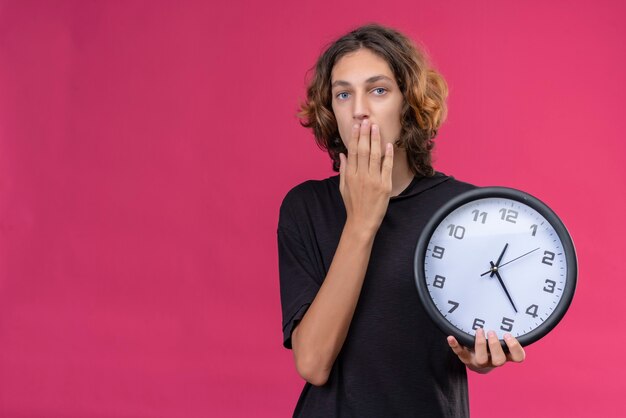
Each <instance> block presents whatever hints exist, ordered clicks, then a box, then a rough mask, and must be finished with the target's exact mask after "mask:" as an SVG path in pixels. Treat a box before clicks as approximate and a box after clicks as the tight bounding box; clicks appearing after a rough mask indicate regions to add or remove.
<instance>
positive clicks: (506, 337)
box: [504, 333, 513, 340]
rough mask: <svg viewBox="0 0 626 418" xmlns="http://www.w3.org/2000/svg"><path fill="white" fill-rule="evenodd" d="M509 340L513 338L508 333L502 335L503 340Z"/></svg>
mask: <svg viewBox="0 0 626 418" xmlns="http://www.w3.org/2000/svg"><path fill="white" fill-rule="evenodd" d="M511 338H513V336H512V335H511V334H509V333H506V334H504V339H505V340H510V339H511Z"/></svg>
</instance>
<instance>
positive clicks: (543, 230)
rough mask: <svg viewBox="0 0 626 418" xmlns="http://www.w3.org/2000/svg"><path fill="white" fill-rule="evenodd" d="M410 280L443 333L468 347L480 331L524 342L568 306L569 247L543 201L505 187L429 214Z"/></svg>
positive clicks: (572, 264) (571, 284)
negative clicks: (431, 214) (428, 220)
mask: <svg viewBox="0 0 626 418" xmlns="http://www.w3.org/2000/svg"><path fill="white" fill-rule="evenodd" d="M415 269H416V283H417V287H418V293H419V294H420V298H421V299H422V303H424V306H425V308H426V310H427V312H428V313H429V314H430V316H431V317H432V318H433V319H434V320H435V322H437V324H438V325H439V326H440V327H441V328H442V329H443V330H444V332H446V333H449V334H452V335H454V336H456V337H457V339H459V341H460V342H461V343H463V344H464V345H467V346H473V342H474V335H475V332H476V329H478V328H479V327H481V328H483V329H485V331H488V330H493V331H495V332H496V333H497V335H498V337H499V338H500V339H501V340H502V339H503V337H504V334H505V333H510V334H511V335H513V336H514V337H516V338H517V339H518V340H519V341H520V343H521V344H522V345H528V344H530V343H531V342H533V341H536V340H537V339H539V338H541V337H542V336H544V335H545V334H546V333H547V332H548V331H550V330H551V329H552V328H553V327H554V326H555V325H556V324H557V323H558V321H560V319H561V318H562V317H563V315H564V314H565V311H566V310H567V308H568V307H569V304H570V302H571V299H572V297H573V292H574V288H575V282H576V269H577V266H576V257H575V253H574V247H573V244H572V241H571V238H570V237H569V234H568V233H567V230H566V229H565V227H564V226H563V224H562V222H561V221H560V220H559V219H558V217H557V216H556V215H555V214H554V212H552V211H551V210H550V209H549V208H548V207H547V206H546V205H545V204H543V203H542V202H540V201H539V200H537V199H535V198H533V197H532V196H530V195H528V194H526V193H523V192H520V191H518V190H514V189H508V188H500V187H497V188H482V189H476V190H472V191H470V192H466V193H465V194H463V195H461V196H459V197H458V198H456V199H454V200H453V201H451V202H450V203H449V204H447V205H446V206H444V207H443V208H442V209H441V210H439V211H438V212H437V214H435V216H434V217H433V219H432V220H431V222H430V223H429V224H428V225H427V227H426V229H425V231H424V233H423V234H422V236H421V237H420V240H419V242H418V249H417V251H416V264H415Z"/></svg>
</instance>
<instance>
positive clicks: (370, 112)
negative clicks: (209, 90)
mask: <svg viewBox="0 0 626 418" xmlns="http://www.w3.org/2000/svg"><path fill="white" fill-rule="evenodd" d="M446 96H447V86H446V83H445V81H444V79H443V78H442V77H441V75H439V74H438V73H437V72H436V71H434V70H433V69H432V68H430V67H429V65H428V63H427V60H426V58H425V56H424V55H423V53H421V52H420V51H419V50H417V49H416V48H415V46H414V45H413V44H412V42H411V41H410V40H409V39H408V38H406V37H405V36H404V35H402V34H400V33H399V32H397V31H395V30H393V29H390V28H385V27H382V26H379V25H367V26H363V27H361V28H358V29H356V30H354V31H352V32H350V33H348V34H347V35H345V36H343V37H341V38H340V39H338V40H337V41H336V42H334V43H333V44H332V45H331V46H330V47H329V48H328V49H327V50H326V51H325V52H324V53H323V54H322V55H321V56H320V58H319V60H318V62H317V65H316V68H315V74H314V76H313V79H312V81H311V84H310V86H309V88H308V91H307V102H306V103H305V104H304V105H303V108H302V110H301V113H300V116H301V117H302V118H303V120H304V121H303V126H305V127H309V128H312V130H313V132H314V134H315V138H316V141H317V142H318V144H319V145H320V146H321V147H322V148H323V149H325V150H327V151H328V153H329V155H330V157H331V159H332V160H333V168H334V170H335V171H339V175H338V176H333V177H330V178H328V179H325V180H321V181H308V182H305V183H302V184H300V185H298V186H296V187H294V188H293V189H292V190H290V191H289V193H288V194H287V196H286V197H285V199H284V200H283V203H282V205H281V210H280V219H279V224H278V249H279V268H280V285H281V302H282V309H283V332H284V340H283V344H284V346H285V347H287V348H292V349H293V354H294V359H295V363H296V368H297V370H298V373H299V374H300V375H301V376H302V377H303V378H304V379H305V380H306V381H307V383H306V384H305V386H304V389H303V391H302V394H301V396H300V399H299V401H298V404H297V406H296V410H295V412H294V416H302V417H309V416H311V417H312V416H316V417H320V416H324V417H331V416H355V417H370V416H371V417H382V416H385V417H388V416H454V417H458V416H467V415H469V410H468V398H467V378H466V372H465V367H467V368H469V369H471V370H474V371H476V372H480V373H486V372H488V371H490V370H492V369H493V368H494V367H498V366H501V365H503V364H505V363H506V362H507V361H515V362H521V361H523V360H524V357H525V354H524V350H523V349H522V347H521V346H520V345H519V343H518V342H517V340H516V339H515V338H513V337H512V336H509V335H507V337H506V338H505V341H506V344H507V346H508V348H509V354H505V353H504V351H503V350H502V348H501V346H500V344H499V341H498V338H497V337H496V335H495V333H493V332H492V331H489V332H488V333H487V335H485V333H484V332H483V330H478V331H477V335H476V344H475V347H473V349H468V348H466V347H462V346H460V345H459V343H458V342H457V341H456V340H455V339H454V337H451V336H448V337H447V339H446V336H445V335H443V334H442V333H441V331H439V329H437V328H436V327H435V325H434V324H433V323H432V321H431V320H430V319H429V318H428V317H427V316H426V313H425V312H424V311H423V309H422V307H421V306H420V303H419V300H418V298H417V293H416V290H415V282H414V278H413V255H414V251H415V245H416V243H417V237H418V236H419V234H420V232H421V230H422V229H423V227H424V225H425V224H426V222H427V221H428V219H429V217H430V216H432V214H433V213H434V212H435V211H436V210H437V209H438V208H439V207H440V206H441V205H443V204H444V203H445V202H447V201H448V200H449V199H450V198H452V197H454V196H456V195H457V194H459V193H461V192H463V191H465V190H468V189H471V188H473V187H474V186H472V185H470V184H467V183H463V182H460V181H457V180H455V179H454V178H452V177H449V176H446V175H444V174H442V173H438V172H435V171H434V170H433V168H432V166H431V150H432V148H433V142H432V140H433V139H434V138H435V136H436V134H437V129H438V128H439V126H440V125H441V123H442V122H443V120H444V119H445V115H446V105H445V99H446ZM487 347H488V348H487Z"/></svg>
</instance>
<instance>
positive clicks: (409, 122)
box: [298, 23, 448, 176]
mask: <svg viewBox="0 0 626 418" xmlns="http://www.w3.org/2000/svg"><path fill="white" fill-rule="evenodd" d="M361 48H367V49H369V50H370V51H372V52H373V53H375V54H377V55H378V56H380V57H381V58H383V59H384V60H385V61H386V62H387V64H389V67H390V68H391V70H392V71H393V74H394V76H395V78H396V83H397V84H398V87H399V88H400V91H401V92H402V95H403V96H404V104H403V107H402V116H401V124H402V129H401V133H400V138H398V141H397V142H396V144H397V146H398V147H400V148H404V149H405V150H406V153H407V158H408V162H409V167H410V168H411V171H412V172H413V173H414V174H416V175H422V176H432V175H433V174H434V169H433V167H432V156H431V153H432V149H433V147H434V142H433V139H434V138H435V137H436V136H437V130H438V129H439V127H440V125H441V124H442V123H443V121H444V120H445V118H446V114H447V106H446V97H447V96H448V86H447V84H446V81H445V80H444V78H443V77H442V76H441V75H440V74H439V73H438V72H437V71H435V70H434V69H433V68H431V66H430V63H429V61H428V58H427V56H426V54H425V53H424V52H423V51H421V50H420V49H418V48H417V47H416V46H415V45H414V44H413V42H412V41H411V40H410V39H409V38H407V37H406V36H405V35H403V34H401V33H400V32H398V31H396V30H394V29H391V28H388V27H384V26H381V25H379V24H375V23H372V24H368V25H365V26H361V27H359V28H357V29H355V30H353V31H352V32H349V33H348V34H346V35H344V36H342V37H341V38H339V39H337V40H336V41H335V42H333V43H331V44H330V46H328V47H327V48H326V50H325V51H324V52H323V53H322V55H321V56H320V57H319V58H318V60H317V63H316V65H315V72H314V74H313V77H312V79H311V81H310V83H309V85H308V87H307V97H306V101H305V102H304V103H302V104H300V109H299V112H298V117H299V118H300V124H301V125H302V126H304V127H305V128H311V129H312V131H313V135H314V136H315V142H316V143H317V145H318V146H319V147H320V148H321V149H322V150H325V151H327V152H328V155H329V156H330V158H331V159H332V162H333V170H334V171H336V172H338V171H339V163H340V162H339V153H344V154H347V149H346V147H345V145H344V144H343V142H342V141H341V139H340V137H339V130H338V127H337V120H336V119H335V114H334V113H333V110H332V95H331V72H332V70H333V67H334V65H335V63H336V62H337V61H338V60H339V59H340V58H341V57H343V56H344V55H346V54H349V53H351V52H354V51H357V50H359V49H361Z"/></svg>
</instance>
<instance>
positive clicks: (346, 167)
mask: <svg viewBox="0 0 626 418" xmlns="http://www.w3.org/2000/svg"><path fill="white" fill-rule="evenodd" d="M370 131H371V133H370ZM380 144H381V139H380V128H379V126H378V125H376V124H371V123H370V121H369V120H368V119H365V120H363V122H362V123H361V124H360V125H359V124H354V126H353V127H352V135H351V137H350V141H349V142H348V146H347V149H348V156H347V157H346V156H345V155H344V154H343V153H342V154H339V159H340V166H339V179H340V180H339V191H340V192H341V197H342V198H343V202H344V205H345V207H346V214H347V221H346V224H351V225H353V226H355V227H356V228H357V229H361V228H363V229H364V230H365V231H368V232H372V233H374V234H375V233H376V231H378V228H379V227H380V224H381V223H382V221H383V218H384V217H385V213H386V212H387V207H388V205H389V198H390V197H391V191H392V182H391V173H392V169H393V146H392V145H391V144H387V148H386V150H385V156H384V159H383V158H381V145H380Z"/></svg>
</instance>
